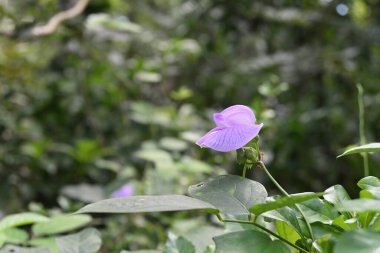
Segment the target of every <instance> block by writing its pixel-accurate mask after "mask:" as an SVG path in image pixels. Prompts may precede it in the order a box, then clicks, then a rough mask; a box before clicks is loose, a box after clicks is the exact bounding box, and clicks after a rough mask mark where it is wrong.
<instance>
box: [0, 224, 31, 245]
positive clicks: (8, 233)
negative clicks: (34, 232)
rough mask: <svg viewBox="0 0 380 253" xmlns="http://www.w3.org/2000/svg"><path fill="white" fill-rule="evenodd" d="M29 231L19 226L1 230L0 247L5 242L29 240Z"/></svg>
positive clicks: (18, 242)
mask: <svg viewBox="0 0 380 253" xmlns="http://www.w3.org/2000/svg"><path fill="white" fill-rule="evenodd" d="M28 237H29V236H28V233H27V232H25V231H24V230H22V229H18V228H8V229H5V230H2V231H0V247H1V246H2V244H3V243H5V242H7V243H14V244H20V243H23V242H26V241H27V240H28Z"/></svg>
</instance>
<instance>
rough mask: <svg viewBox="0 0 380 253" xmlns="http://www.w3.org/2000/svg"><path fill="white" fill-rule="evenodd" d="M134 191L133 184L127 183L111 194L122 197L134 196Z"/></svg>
mask: <svg viewBox="0 0 380 253" xmlns="http://www.w3.org/2000/svg"><path fill="white" fill-rule="evenodd" d="M133 193H134V189H133V187H132V186H131V185H129V184H125V185H123V186H122V187H120V188H119V189H118V190H117V191H115V192H113V193H112V194H111V197H112V198H121V197H128V196H132V195H133Z"/></svg>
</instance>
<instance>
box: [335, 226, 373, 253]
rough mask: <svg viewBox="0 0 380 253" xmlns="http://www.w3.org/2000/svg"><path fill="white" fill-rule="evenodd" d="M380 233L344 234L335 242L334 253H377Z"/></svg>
mask: <svg viewBox="0 0 380 253" xmlns="http://www.w3.org/2000/svg"><path fill="white" fill-rule="evenodd" d="M378 252H380V233H378V232H373V231H368V230H355V231H349V232H346V233H344V234H343V235H342V236H341V237H340V238H339V239H338V240H337V242H336V245H335V247H334V253H378Z"/></svg>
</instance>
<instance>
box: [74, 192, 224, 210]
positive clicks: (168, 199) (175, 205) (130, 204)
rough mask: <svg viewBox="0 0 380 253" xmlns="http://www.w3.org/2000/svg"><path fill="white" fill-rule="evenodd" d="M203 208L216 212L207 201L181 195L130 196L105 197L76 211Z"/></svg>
mask: <svg viewBox="0 0 380 253" xmlns="http://www.w3.org/2000/svg"><path fill="white" fill-rule="evenodd" d="M184 210H205V211H207V212H210V213H218V210H217V209H216V208H215V207H214V206H212V205H210V204H209V203H206V202H203V201H201V200H198V199H194V198H190V197H187V196H183V195H159V196H131V197H125V198H113V199H105V200H101V201H99V202H95V203H92V204H89V205H87V206H85V207H83V208H82V209H80V210H79V211H77V213H144V212H166V211H184Z"/></svg>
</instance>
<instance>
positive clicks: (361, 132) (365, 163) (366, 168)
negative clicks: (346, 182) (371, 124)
mask: <svg viewBox="0 0 380 253" xmlns="http://www.w3.org/2000/svg"><path fill="white" fill-rule="evenodd" d="M356 87H357V89H358V106H359V135H360V145H365V144H367V140H366V138H365V134H364V122H365V121H364V101H363V86H362V85H361V84H359V83H358V84H357V85H356ZM361 156H362V157H363V166H364V176H365V177H368V176H369V166H368V154H367V153H361Z"/></svg>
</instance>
